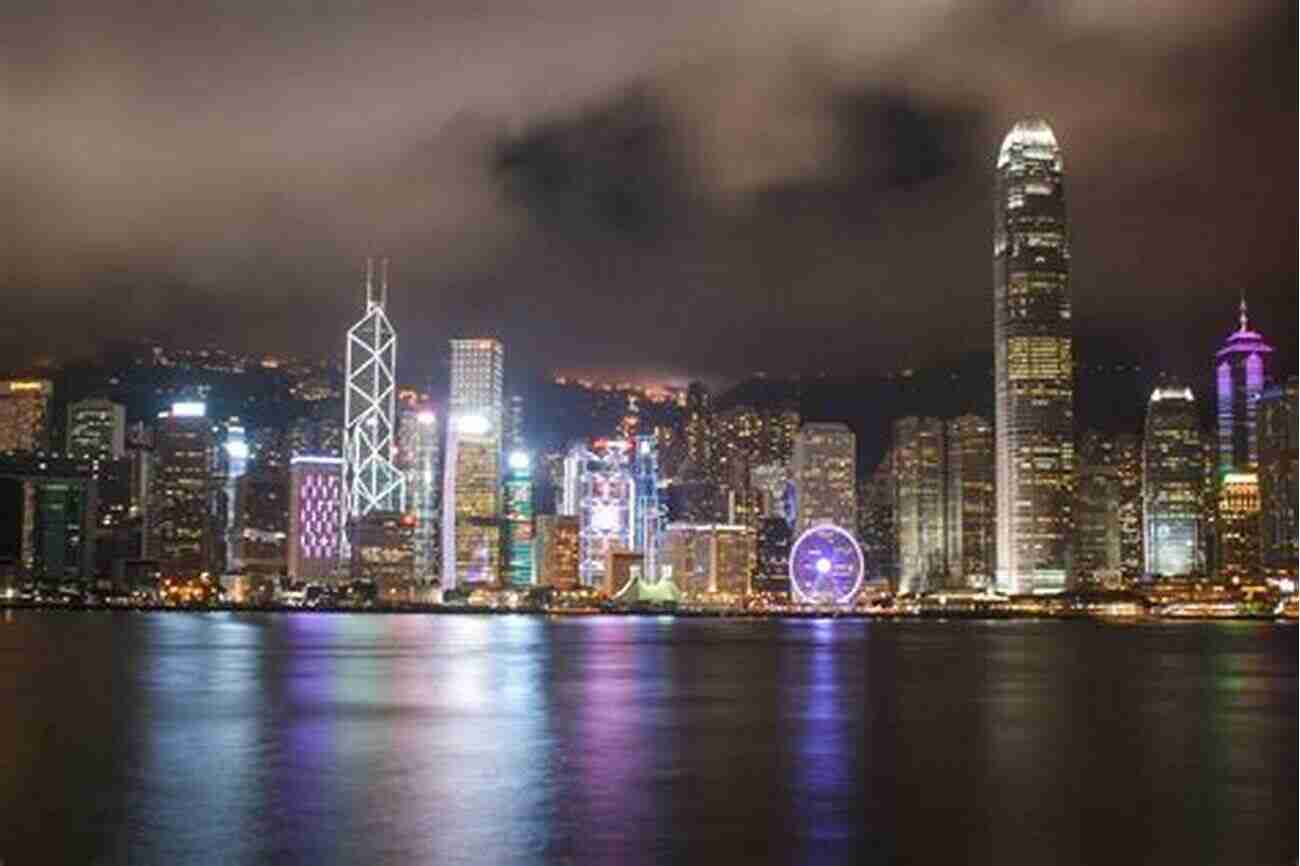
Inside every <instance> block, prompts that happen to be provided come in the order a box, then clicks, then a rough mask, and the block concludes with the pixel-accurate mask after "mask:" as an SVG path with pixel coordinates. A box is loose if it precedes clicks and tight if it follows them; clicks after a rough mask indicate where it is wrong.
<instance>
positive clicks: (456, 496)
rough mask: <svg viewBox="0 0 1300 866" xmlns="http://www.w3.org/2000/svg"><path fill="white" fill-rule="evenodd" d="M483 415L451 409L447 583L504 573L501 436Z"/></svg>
mask: <svg viewBox="0 0 1300 866" xmlns="http://www.w3.org/2000/svg"><path fill="white" fill-rule="evenodd" d="M490 423H491V422H489V421H488V419H487V417H486V416H484V415H474V414H464V415H452V416H451V423H450V425H449V426H448V429H447V452H446V455H445V459H444V461H443V486H442V589H443V591H444V592H445V591H447V590H449V589H455V588H456V587H457V586H459V585H461V584H466V585H469V586H471V587H472V586H475V585H478V586H483V585H493V584H496V583H497V582H498V581H499V580H500V578H501V473H500V465H501V438H500V435H499V434H493V432H492V429H491V427H490V426H489V424H490Z"/></svg>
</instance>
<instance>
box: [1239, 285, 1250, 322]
mask: <svg viewBox="0 0 1300 866" xmlns="http://www.w3.org/2000/svg"><path fill="white" fill-rule="evenodd" d="M1237 310H1238V318H1239V321H1240V322H1241V330H1242V331H1249V330H1250V328H1249V327H1248V326H1247V322H1248V320H1247V318H1246V290H1245V289H1242V290H1241V304H1240V306H1238V307H1237Z"/></svg>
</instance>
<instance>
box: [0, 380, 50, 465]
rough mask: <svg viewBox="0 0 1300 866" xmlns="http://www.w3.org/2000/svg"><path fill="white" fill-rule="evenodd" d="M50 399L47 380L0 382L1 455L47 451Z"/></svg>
mask: <svg viewBox="0 0 1300 866" xmlns="http://www.w3.org/2000/svg"><path fill="white" fill-rule="evenodd" d="M53 397H54V383H53V382H51V381H49V380H48V379H11V380H5V381H0V452H4V451H45V450H48V449H49V432H50V430H49V424H50V401H51V400H52V399H53Z"/></svg>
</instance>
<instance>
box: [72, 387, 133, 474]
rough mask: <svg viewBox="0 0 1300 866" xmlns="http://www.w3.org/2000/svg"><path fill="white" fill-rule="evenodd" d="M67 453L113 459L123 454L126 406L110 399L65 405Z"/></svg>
mask: <svg viewBox="0 0 1300 866" xmlns="http://www.w3.org/2000/svg"><path fill="white" fill-rule="evenodd" d="M65 441H66V448H65V450H66V451H67V453H68V454H71V455H74V456H94V457H98V458H100V459H102V460H117V459H119V458H121V457H123V456H124V455H125V454H126V407H125V406H123V405H121V404H120V403H114V402H113V401H112V400H101V399H93V400H78V401H77V402H76V403H72V404H70V405H69V406H68V429H67V433H66V436H65Z"/></svg>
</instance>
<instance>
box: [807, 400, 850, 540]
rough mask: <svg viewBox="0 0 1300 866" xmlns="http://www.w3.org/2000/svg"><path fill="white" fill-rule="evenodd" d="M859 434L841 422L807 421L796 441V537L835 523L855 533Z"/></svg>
mask: <svg viewBox="0 0 1300 866" xmlns="http://www.w3.org/2000/svg"><path fill="white" fill-rule="evenodd" d="M856 450H857V437H855V436H854V435H853V431H852V430H850V429H849V428H848V427H847V426H846V425H844V424H839V423H821V424H804V425H803V427H801V428H799V435H798V436H797V437H796V438H795V442H794V457H793V460H792V464H793V465H792V473H793V475H794V484H795V531H794V534H795V537H796V538H798V537H799V536H800V535H802V534H803V533H804V532H805V531H806V530H808V529H809V528H810V527H813V526H817V525H819V524H823V523H832V524H834V525H836V526H838V527H840V528H841V529H844V530H845V531H847V532H853V531H854V529H855V528H856V527H857V524H858V517H857V479H856V477H855V472H856V468H855V467H856V463H857V456H856Z"/></svg>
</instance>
